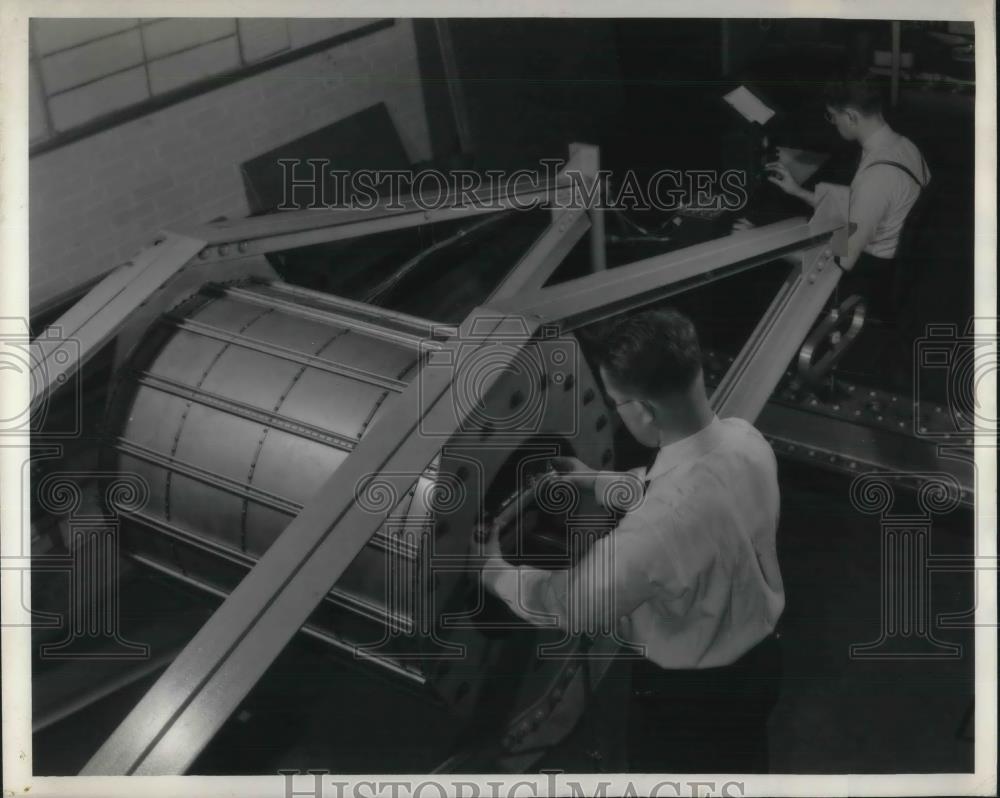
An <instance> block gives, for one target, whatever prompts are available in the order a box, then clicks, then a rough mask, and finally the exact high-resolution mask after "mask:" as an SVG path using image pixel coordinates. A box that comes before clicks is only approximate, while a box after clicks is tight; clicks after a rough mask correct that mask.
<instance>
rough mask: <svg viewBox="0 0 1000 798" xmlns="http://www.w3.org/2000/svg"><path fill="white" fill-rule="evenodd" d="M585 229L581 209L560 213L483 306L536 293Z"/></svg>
mask: <svg viewBox="0 0 1000 798" xmlns="http://www.w3.org/2000/svg"><path fill="white" fill-rule="evenodd" d="M589 228H590V222H589V221H588V219H587V214H586V213H584V212H583V211H582V210H577V209H571V210H566V211H561V212H560V213H559V215H558V216H557V217H556V218H555V219H554V220H553V221H552V224H550V225H549V226H548V227H547V228H546V229H545V231H544V232H543V233H542V234H541V235H540V236H539V237H538V239H537V240H536V241H535V243H534V244H532V245H531V248H530V249H529V250H528V251H527V252H526V253H525V254H524V256H523V257H522V258H521V260H519V261H518V262H517V264H516V265H515V266H514V268H513V269H512V270H511V271H510V273H508V275H507V277H506V278H505V279H504V281H503V282H502V283H501V284H500V285H499V286H497V288H496V289H495V290H494V291H493V293H492V294H491V295H490V297H489V299H487V300H486V301H487V303H491V302H493V301H494V300H499V299H507V298H509V297H513V296H514V295H516V294H520V293H523V292H525V291H537V290H539V289H540V288H541V287H542V286H543V285H544V284H545V281H546V280H548V279H549V277H551V276H552V272H554V271H555V270H556V269H557V268H558V266H559V264H560V263H562V262H563V259H565V257H566V256H567V255H568V254H569V252H570V250H571V249H573V247H574V246H575V245H576V243H577V242H578V241H579V240H580V239H581V238H582V237H583V235H584V234H585V233H586V232H587V230H588V229H589Z"/></svg>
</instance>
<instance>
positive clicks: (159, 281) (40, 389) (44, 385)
mask: <svg viewBox="0 0 1000 798" xmlns="http://www.w3.org/2000/svg"><path fill="white" fill-rule="evenodd" d="M204 245H205V242H204V241H201V240H199V239H196V238H189V237H187V236H181V235H176V234H174V233H165V234H164V235H162V236H160V237H159V239H157V241H156V242H155V243H154V244H153V245H151V246H149V247H147V248H146V249H144V250H142V251H141V252H140V253H139V254H138V255H136V256H135V258H133V259H132V261H130V262H129V263H127V264H125V265H124V266H119V267H118V268H117V269H115V270H114V271H113V272H111V273H110V274H108V275H107V277H105V278H104V279H103V280H101V281H100V282H99V283H98V284H97V285H95V286H94V287H93V288H91V289H90V291H88V292H87V294H86V296H84V297H83V298H82V299H81V300H80V301H79V302H77V303H76V304H75V305H73V307H71V308H70V309H69V310H68V311H66V313H64V314H63V315H62V316H60V317H59V318H58V319H57V320H56V321H55V322H53V323H52V324H51V325H50V326H49V327H48V328H46V329H45V330H44V331H42V332H41V334H40V335H38V337H37V338H35V339H34V341H32V344H31V347H32V350H33V351H32V354H33V357H32V367H31V381H32V386H33V387H34V388H35V392H34V395H33V397H32V405H33V406H34V405H35V404H37V403H39V402H41V401H43V400H44V399H45V398H46V397H48V395H49V393H50V392H51V391H52V390H54V389H55V388H57V387H58V386H59V385H63V384H66V383H67V382H69V380H68V378H69V377H71V376H73V374H75V373H76V372H77V371H78V370H79V369H80V368H82V366H83V364H84V363H86V362H87V361H88V360H90V358H91V357H93V355H94V354H95V353H96V352H97V350H98V349H100V348H101V346H103V345H104V344H105V343H107V342H108V341H110V340H111V338H112V337H113V336H114V335H115V334H116V333H117V332H118V331H119V330H120V329H121V328H122V326H123V325H124V324H125V322H126V321H127V320H128V318H129V316H131V315H132V313H133V312H134V311H135V309H136V308H137V307H139V305H140V304H142V303H143V302H145V301H146V300H148V299H149V298H150V297H151V296H152V295H153V294H154V293H156V291H157V289H159V288H160V287H161V286H163V285H164V284H165V283H166V282H167V281H168V280H170V278H172V277H173V276H174V275H176V274H177V273H178V272H179V271H181V269H183V268H184V267H185V265H186V264H187V263H188V262H189V261H190V260H191V258H193V257H194V256H195V255H197V254H198V251H199V250H200V249H201V248H202V247H203V246H204Z"/></svg>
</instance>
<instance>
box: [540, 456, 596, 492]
mask: <svg viewBox="0 0 1000 798" xmlns="http://www.w3.org/2000/svg"><path fill="white" fill-rule="evenodd" d="M549 465H550V466H551V468H552V470H551V471H548V472H546V473H545V474H542V476H541V477H540V478H539V479H538V482H537V483H536V485H535V488H536V491H537V490H544V489H546V488H551V487H553V486H554V485H555V484H556V483H558V482H565V483H569V484H572V485H573V486H575V487H576V488H578V489H580V490H593V489H594V478H595V477H596V476H597V472H596V471H595V470H594V469H593V468H591V467H590V466H588V465H587V464H586V463H584V462H583V461H582V460H578V459H577V458H575V457H553V458H552V459H551V460H549Z"/></svg>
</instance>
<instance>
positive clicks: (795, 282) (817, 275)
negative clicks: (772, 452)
mask: <svg viewBox="0 0 1000 798" xmlns="http://www.w3.org/2000/svg"><path fill="white" fill-rule="evenodd" d="M840 275H841V270H840V269H839V268H838V267H837V266H836V265H835V264H834V263H833V259H832V256H831V254H830V253H829V251H828V249H827V248H826V247H824V246H819V247H813V248H811V249H809V250H808V251H807V252H806V254H805V259H804V265H803V267H801V268H795V269H793V270H792V273H791V274H790V275H789V277H788V279H787V280H786V281H785V283H784V284H783V285H782V286H781V288H780V289H779V290H778V294H777V296H776V297H775V298H774V301H773V302H772V303H771V305H770V307H768V309H767V311H766V312H765V313H764V316H763V317H762V318H761V320H760V323H759V324H758V325H757V327H756V328H755V329H754V331H753V333H751V335H750V337H749V338H748V339H747V341H746V343H745V344H744V345H743V349H742V350H740V353H739V355H737V357H736V359H735V360H734V361H733V363H732V365H731V366H730V367H729V370H728V371H727V372H726V374H725V376H724V377H723V378H722V380H721V381H720V383H719V385H718V386H717V387H716V389H715V391H714V392H713V393H712V398H711V404H712V407H713V408H714V409H715V412H716V413H717V414H718V415H719V416H723V417H725V416H738V417H739V418H744V419H746V420H747V421H751V422H752V421H753V420H754V419H756V418H757V416H758V415H759V414H760V412H761V410H763V409H764V405H765V404H767V400H768V398H769V397H770V396H771V394H772V393H774V389H775V388H776V387H777V385H778V383H779V382H780V381H781V378H782V376H783V375H784V373H785V369H786V368H787V367H788V363H789V362H790V361H791V360H792V358H793V357H794V356H795V353H796V352H797V351H798V349H799V347H800V346H801V345H802V342H803V341H804V340H805V338H806V336H807V335H808V334H809V330H811V329H812V328H813V325H815V323H816V318H817V317H818V316H819V315H820V314H821V313H822V312H823V308H824V307H825V306H826V303H827V300H828V299H829V298H830V295H831V294H832V293H833V289H834V288H835V287H836V286H837V283H838V281H839V280H840Z"/></svg>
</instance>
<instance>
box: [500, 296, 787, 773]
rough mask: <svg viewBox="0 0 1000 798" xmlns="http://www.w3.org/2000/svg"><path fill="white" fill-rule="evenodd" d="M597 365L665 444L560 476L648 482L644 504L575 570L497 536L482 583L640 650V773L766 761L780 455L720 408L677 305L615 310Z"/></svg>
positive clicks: (535, 613)
mask: <svg viewBox="0 0 1000 798" xmlns="http://www.w3.org/2000/svg"><path fill="white" fill-rule="evenodd" d="M600 363H601V366H600V373H601V377H602V380H603V382H604V386H605V388H606V390H607V393H608V396H609V397H610V399H611V400H612V401H613V402H614V404H615V406H616V408H617V411H618V413H619V415H620V416H621V418H622V421H623V422H624V424H625V426H626V427H627V428H628V430H629V431H630V432H631V433H632V435H634V436H635V438H636V439H637V440H638V441H639V443H641V444H643V445H645V446H649V447H651V448H657V449H658V450H659V451H658V454H657V455H656V459H655V461H654V462H653V464H652V465H651V466H650V467H649V468H648V469H634V470H633V471H632V472H627V473H625V474H621V473H615V472H596V471H593V470H591V469H589V468H587V466H585V465H584V464H583V463H581V462H580V461H578V460H574V459H572V458H559V459H558V460H557V462H556V463H555V464H556V465H557V467H559V468H560V469H561V470H562V471H563V472H564V473H563V474H562V475H561V476H560V477H559V478H560V479H562V480H565V481H568V482H570V483H572V484H574V485H576V486H577V487H578V488H579V489H581V490H593V491H594V492H595V495H596V498H597V499H598V501H600V502H601V503H603V504H604V505H605V506H609V505H613V504H614V501H613V496H614V495H615V494H616V493H618V494H621V493H625V492H627V491H616V490H615V488H616V487H621V484H622V483H623V481H628V480H638V481H639V483H640V490H639V492H638V495H640V496H641V499H640V500H639V501H637V502H636V501H633V502H632V506H630V507H627V508H622V509H625V514H624V516H623V517H622V518H621V520H620V522H619V523H618V526H617V527H616V528H615V529H614V530H613V531H612V532H611V533H610V534H608V535H606V536H605V537H603V538H601V539H600V540H598V541H597V542H596V543H595V544H594V545H593V546H592V547H591V549H590V550H589V552H587V554H586V555H585V556H584V557H583V558H582V559H581V560H580V561H579V562H578V563H577V564H576V565H575V566H574V567H573V568H572V569H570V570H569V571H543V570H539V569H534V568H528V567H524V566H521V567H518V568H514V567H512V566H510V565H509V564H507V563H506V561H504V560H503V559H502V555H501V554H500V549H499V545H498V543H497V542H496V540H495V536H494V537H493V538H491V539H490V542H489V546H490V548H491V552H492V556H491V557H490V559H489V560H488V561H487V562H486V564H485V566H484V568H483V574H482V576H483V581H484V583H485V584H486V585H487V587H488V588H489V589H490V590H492V591H493V592H494V593H495V594H496V595H497V596H499V597H500V598H501V599H503V600H504V601H505V602H506V603H507V605H508V606H509V607H510V609H511V610H512V611H513V612H514V613H516V614H517V615H519V616H521V617H523V618H526V619H527V620H529V621H532V622H533V623H538V624H541V623H544V622H545V620H546V619H550V618H552V617H553V616H554V617H555V618H557V619H558V623H559V625H560V626H561V627H562V628H564V629H567V630H568V631H570V632H576V633H578V632H579V631H580V630H582V629H595V628H597V629H603V628H616V629H617V635H618V638H619V640H622V641H627V642H628V643H630V644H631V645H633V646H635V647H636V649H637V650H638V651H640V652H641V653H642V654H643V655H644V657H643V659H642V660H640V661H638V662H637V663H636V666H635V668H634V669H633V681H634V690H633V693H634V696H635V698H634V700H633V706H632V711H633V712H634V718H633V720H631V721H630V724H629V725H630V729H629V732H630V733H629V748H630V753H629V761H630V767H631V770H632V771H633V772H684V771H687V772H753V771H761V770H766V769H767V747H766V728H765V723H766V719H767V715H768V713H769V711H770V709H771V707H772V706H773V703H774V700H775V698H776V691H777V682H778V679H779V677H780V674H779V668H780V658H779V652H778V651H777V643H776V636H775V635H774V634H773V632H774V629H775V625H776V624H777V621H778V618H779V617H780V615H781V613H782V610H783V609H784V603H785V599H784V590H783V586H782V580H781V574H780V571H779V569H778V559H777V552H776V545H775V535H776V530H777V524H778V512H779V503H780V502H779V493H778V482H777V465H776V461H775V457H774V453H773V451H772V450H771V447H770V445H769V444H768V443H767V441H765V440H764V438H763V436H762V435H761V434H760V433H759V432H758V431H757V430H756V429H754V427H753V426H752V425H750V424H749V423H747V422H746V421H743V420H741V419H737V418H727V419H724V420H720V419H719V418H718V417H717V416H716V415H715V413H714V412H713V411H712V409H711V407H710V405H709V403H708V398H707V396H706V393H705V385H704V381H703V378H702V372H701V352H700V348H699V345H698V340H697V335H696V333H695V330H694V326H693V325H692V324H691V322H690V320H688V319H687V318H685V317H684V316H682V315H681V314H679V313H677V312H675V311H647V312H643V313H639V314H637V315H634V316H630V317H626V318H623V319H620V320H618V321H617V322H616V323H615V324H614V326H613V327H612V328H611V329H610V331H609V332H608V334H607V335H606V336H605V337H604V343H603V351H602V353H601V354H600ZM641 486H644V487H645V491H644V495H643V492H642V490H641ZM571 608H572V609H571Z"/></svg>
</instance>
